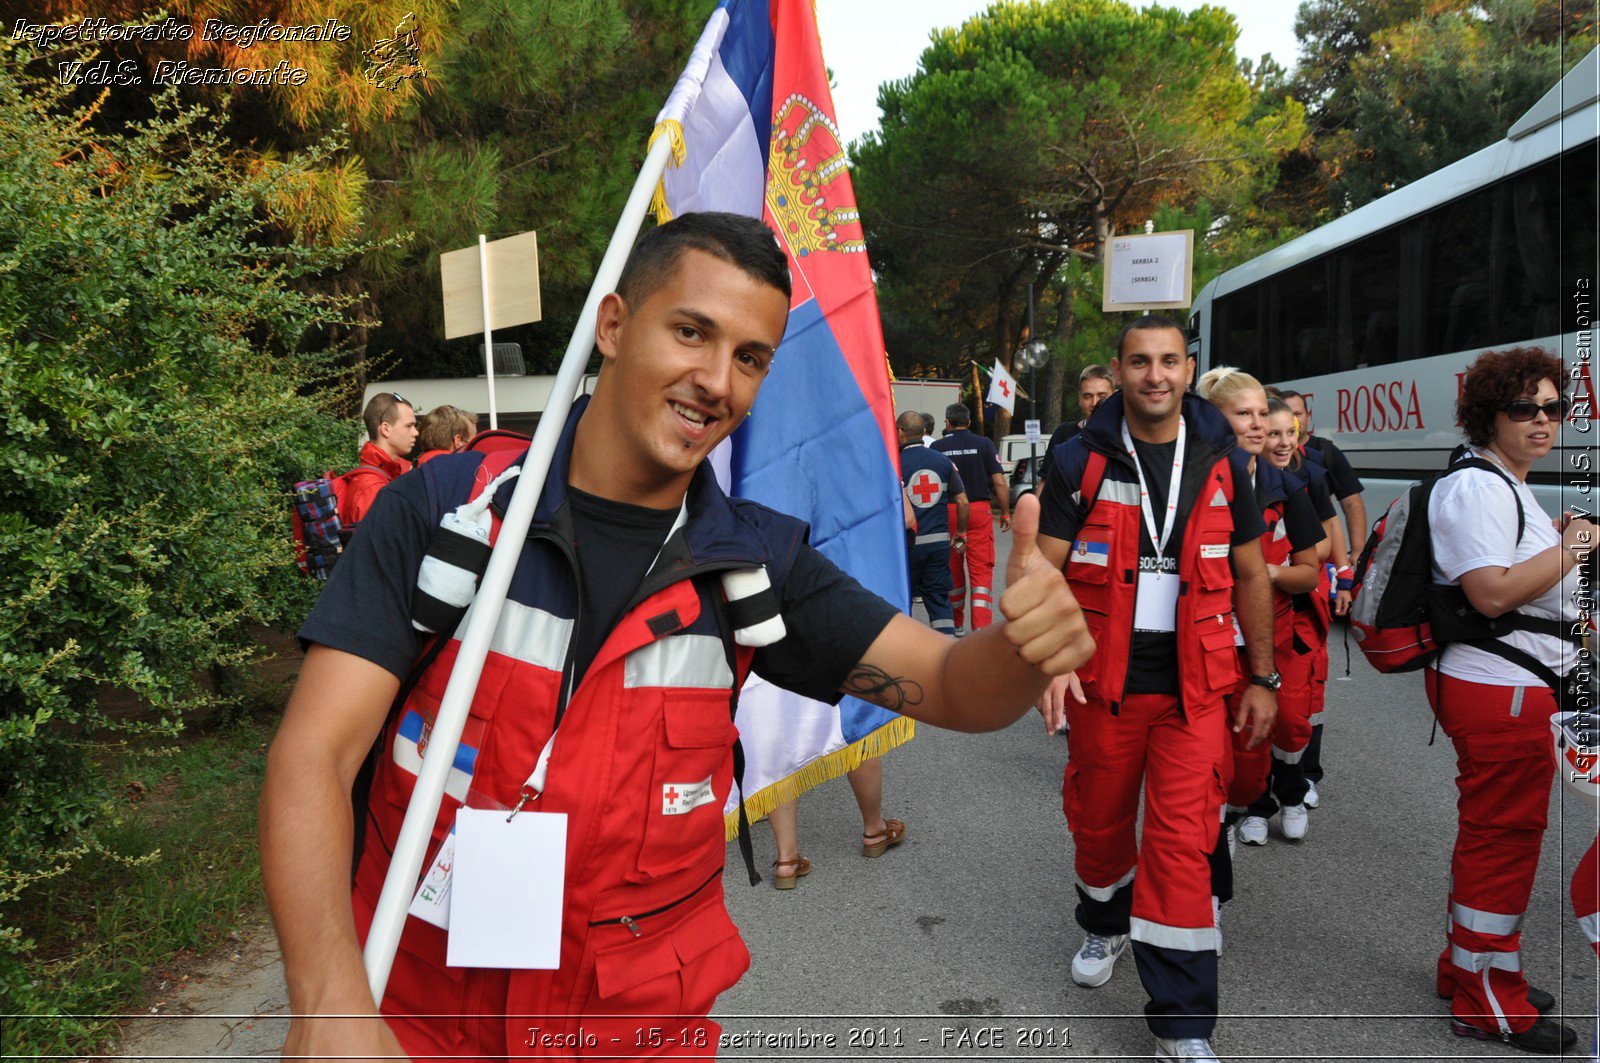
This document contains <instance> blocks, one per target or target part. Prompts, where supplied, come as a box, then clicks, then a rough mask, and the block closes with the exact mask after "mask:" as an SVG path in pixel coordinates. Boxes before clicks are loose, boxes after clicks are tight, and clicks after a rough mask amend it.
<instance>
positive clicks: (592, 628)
mask: <svg viewBox="0 0 1600 1063" xmlns="http://www.w3.org/2000/svg"><path fill="white" fill-rule="evenodd" d="M567 498H568V499H569V505H571V507H572V539H573V543H572V545H573V546H574V547H575V548H576V549H577V551H578V570H579V571H580V572H582V573H583V574H584V577H585V578H584V581H583V601H582V605H581V606H580V608H579V610H578V626H577V631H576V632H575V633H574V634H573V672H572V675H573V679H574V682H576V681H577V680H580V679H582V678H583V674H584V673H585V672H587V671H588V670H589V665H590V663H591V662H593V661H594V658H595V654H597V653H599V652H600V647H601V646H603V645H605V641H606V636H608V635H610V634H611V629H612V628H614V627H616V626H617V621H618V620H621V619H622V613H623V610H625V609H627V607H628V602H629V601H630V600H631V599H632V598H633V595H634V592H635V591H637V590H638V589H639V584H641V583H643V582H644V578H645V576H646V575H647V574H648V573H649V571H650V564H651V562H653V561H654V560H655V558H656V555H657V554H658V553H660V552H661V544H662V543H665V542H666V541H667V533H668V532H670V531H671V530H672V525H673V522H674V521H676V520H677V519H678V511H677V510H676V509H647V508H646V507H644V506H630V505H628V504H627V503H625V502H613V501H611V499H609V498H601V497H600V496H599V495H591V494H589V493H588V492H587V491H580V490H578V489H577V488H576V487H568V488H567Z"/></svg>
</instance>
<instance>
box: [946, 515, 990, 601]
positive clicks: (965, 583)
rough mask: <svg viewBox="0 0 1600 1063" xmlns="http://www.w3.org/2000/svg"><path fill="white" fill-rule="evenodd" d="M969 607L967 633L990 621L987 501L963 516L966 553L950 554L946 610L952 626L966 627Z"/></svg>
mask: <svg viewBox="0 0 1600 1063" xmlns="http://www.w3.org/2000/svg"><path fill="white" fill-rule="evenodd" d="M950 527H952V528H954V527H956V507H955V506H951V507H950ZM969 576H970V577H971V578H970V579H969V578H968V577H969ZM969 604H970V605H971V606H972V626H971V627H969V628H967V630H969V631H976V630H978V629H979V628H980V627H988V626H989V625H990V624H991V623H993V622H994V518H993V517H992V516H991V515H990V512H989V503H988V502H974V503H972V506H971V509H970V511H969V512H968V514H967V548H966V550H965V551H962V550H955V549H952V550H951V551H950V610H951V612H952V613H953V614H954V617H955V622H956V627H963V626H965V625H966V616H967V606H968V605H969Z"/></svg>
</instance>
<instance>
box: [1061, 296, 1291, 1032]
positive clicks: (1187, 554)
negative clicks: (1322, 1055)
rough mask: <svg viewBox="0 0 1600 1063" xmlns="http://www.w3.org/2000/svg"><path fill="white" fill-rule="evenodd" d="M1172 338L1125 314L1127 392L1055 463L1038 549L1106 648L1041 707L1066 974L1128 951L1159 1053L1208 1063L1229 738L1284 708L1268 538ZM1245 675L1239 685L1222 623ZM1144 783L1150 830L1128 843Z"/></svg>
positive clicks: (1218, 420) (1258, 736)
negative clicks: (1067, 848) (1059, 848)
mask: <svg viewBox="0 0 1600 1063" xmlns="http://www.w3.org/2000/svg"><path fill="white" fill-rule="evenodd" d="M1186 348H1187V344H1186V341H1185V337H1184V334H1183V330H1182V329H1181V328H1180V327H1179V326H1178V324H1177V323H1176V322H1174V321H1172V320H1171V319H1169V318H1165V317H1160V316H1157V315H1151V316H1147V317H1141V318H1138V319H1137V320H1135V321H1133V322H1132V323H1131V324H1129V325H1128V326H1127V327H1126V328H1125V329H1123V331H1122V335H1121V337H1119V339H1118V342H1117V357H1116V358H1115V359H1114V360H1113V362H1112V368H1113V369H1114V370H1115V371H1116V373H1117V377H1118V380H1119V382H1120V384H1121V386H1122V390H1121V392H1120V394H1117V395H1113V396H1111V397H1110V398H1108V399H1106V400H1105V402H1103V403H1102V404H1101V405H1100V407H1099V409H1097V410H1096V411H1095V413H1094V416H1092V417H1091V418H1090V419H1089V423H1088V424H1087V425H1086V426H1085V427H1084V430H1083V431H1082V432H1081V433H1080V434H1078V435H1077V436H1075V437H1073V438H1072V439H1071V440H1069V441H1068V442H1067V443H1065V444H1063V445H1062V446H1061V447H1060V448H1059V450H1060V452H1059V453H1056V454H1053V455H1052V461H1051V470H1050V474H1049V475H1050V479H1049V480H1048V481H1047V482H1046V484H1045V488H1044V505H1045V511H1044V514H1043V516H1042V517H1041V524H1040V537H1039V546H1040V552H1041V553H1043V555H1044V556H1045V557H1046V558H1047V559H1048V560H1049V561H1050V562H1051V563H1052V564H1054V565H1058V566H1061V567H1063V568H1064V569H1065V570H1066V574H1067V581H1068V583H1069V584H1070V585H1071V586H1072V588H1073V592H1074V594H1075V596H1076V597H1077V598H1078V600H1079V601H1080V602H1081V603H1082V607H1083V610H1084V615H1085V617H1086V618H1087V620H1088V624H1089V629H1090V631H1091V633H1092V634H1093V635H1094V637H1095V640H1096V646H1097V650H1096V653H1095V656H1094V658H1093V659H1092V660H1091V661H1090V662H1089V663H1088V665H1087V666H1085V667H1084V668H1081V669H1079V670H1078V672H1077V673H1076V675H1074V676H1070V677H1064V678H1063V679H1061V680H1058V681H1056V682H1054V683H1052V684H1051V689H1050V691H1049V692H1048V693H1047V694H1046V697H1045V699H1044V701H1043V702H1042V703H1041V709H1042V711H1043V712H1044V715H1045V722H1046V725H1047V726H1048V727H1049V729H1050V730H1051V731H1052V732H1054V731H1055V730H1056V729H1057V728H1058V727H1059V725H1060V722H1061V714H1062V712H1063V711H1064V712H1065V714H1066V718H1067V723H1068V724H1069V725H1070V727H1071V733H1070V737H1069V739H1068V741H1069V743H1070V744H1069V747H1068V748H1069V750H1070V757H1071V759H1070V761H1069V763H1068V764H1067V770H1066V778H1065V780H1064V782H1063V785H1062V804H1063V807H1064V809H1065V811H1066V816H1067V826H1068V828H1069V829H1070V830H1071V832H1072V839H1073V844H1074V847H1075V850H1076V854H1075V870H1076V872H1077V889H1078V899H1079V904H1078V910H1077V918H1078V923H1079V925H1081V926H1082V927H1083V929H1084V931H1085V938H1084V943H1083V946H1082V948H1081V949H1080V950H1079V951H1078V954H1077V956H1076V957H1075V958H1074V959H1073V961H1072V978H1073V981H1075V982H1077V983H1078V984H1079V985H1083V986H1098V985H1104V984H1105V983H1106V982H1107V981H1108V980H1109V979H1110V977H1111V973H1112V967H1113V965H1114V964H1115V963H1116V960H1117V958H1118V957H1119V956H1120V955H1121V954H1122V952H1123V951H1124V950H1125V949H1126V948H1127V947H1128V945H1129V943H1130V941H1131V942H1132V945H1133V951H1134V958H1135V960H1136V962H1137V964H1138V968H1139V977H1140V979H1141V980H1142V981H1143V982H1144V986H1145V990H1146V992H1147V993H1149V996H1150V1002H1149V1003H1148V1004H1147V1005H1146V1006H1145V1016H1146V1021H1147V1022H1148V1023H1149V1026H1150V1029H1151V1031H1152V1032H1153V1033H1154V1034H1155V1035H1156V1056H1157V1058H1158V1059H1194V1060H1215V1058H1216V1057H1215V1055H1214V1054H1213V1052H1212V1048H1211V1043H1210V1037H1211V1033H1212V1029H1213V1027H1214V1026H1215V1025H1216V1015H1217V950H1218V934H1217V929H1216V916H1215V913H1214V911H1213V908H1212V902H1211V892H1212V891H1211V868H1210V864H1209V862H1208V857H1209V855H1210V853H1211V851H1212V849H1213V848H1214V847H1215V846H1216V844H1217V840H1218V836H1219V834H1220V824H1221V817H1222V812H1223V804H1224V801H1225V793H1224V790H1225V780H1226V763H1227V755H1228V754H1227V743H1228V727H1229V726H1230V725H1231V726H1232V728H1233V730H1234V731H1235V732H1240V731H1243V730H1245V729H1248V731H1249V734H1250V739H1249V745H1250V746H1251V747H1254V746H1255V745H1257V744H1259V743H1260V742H1261V741H1262V739H1263V738H1264V737H1265V736H1266V735H1267V734H1268V732H1269V731H1270V729H1271V727H1272V721H1273V718H1274V716H1275V715H1276V711H1277V706H1276V697H1275V692H1276V691H1277V689H1278V686H1279V682H1280V681H1279V678H1278V675H1277V673H1276V672H1275V671H1273V657H1272V584H1271V580H1270V579H1269V577H1268V575H1267V569H1266V564H1265V562H1264V561H1263V559H1262V554H1261V543H1260V536H1261V535H1262V534H1264V532H1265V530H1266V529H1265V527H1264V526H1263V525H1262V522H1261V511H1260V509H1259V508H1257V506H1256V504H1255V493H1254V489H1253V486H1252V484H1251V481H1250V476H1249V473H1248V471H1247V464H1248V455H1245V454H1243V452H1241V451H1239V450H1238V449H1237V447H1236V446H1235V440H1234V434H1233V429H1232V427H1231V426H1230V425H1229V423H1228V420H1227V419H1226V418H1225V417H1224V416H1223V415H1222V414H1221V413H1220V412H1219V411H1218V410H1217V409H1216V408H1215V407H1214V406H1212V405H1211V404H1210V403H1209V402H1205V401H1203V400H1201V399H1198V398H1196V397H1194V396H1190V395H1186V394H1185V392H1186V390H1187V388H1188V387H1189V384H1190V383H1191V381H1192V380H1193V379H1194V363H1193V362H1192V361H1191V360H1190V359H1189V357H1188V353H1187V350H1186ZM1235 615H1237V617H1238V622H1239V626H1240V628H1241V629H1242V630H1243V633H1244V640H1245V649H1246V654H1247V656H1248V659H1249V664H1250V667H1251V669H1252V671H1253V675H1252V676H1251V685H1249V686H1248V687H1247V688H1246V690H1245V692H1244V693H1243V694H1242V695H1241V696H1240V699H1239V704H1238V708H1237V710H1236V713H1235V715H1234V718H1233V719H1232V720H1231V721H1230V720H1229V719H1227V715H1226V712H1225V709H1224V705H1223V699H1224V698H1225V697H1226V696H1227V695H1228V694H1229V692H1230V691H1231V690H1232V689H1233V688H1234V686H1235V684H1236V682H1237V680H1238V663H1239V657H1238V652H1237V651H1236V650H1235V648H1234V624H1233V618H1234V616H1235ZM1141 783H1142V784H1143V786H1144V793H1145V810H1144V837H1143V839H1142V842H1141V840H1140V839H1139V838H1138V837H1137V836H1136V833H1135V820H1136V817H1137V815H1138V811H1139V788H1140V785H1141Z"/></svg>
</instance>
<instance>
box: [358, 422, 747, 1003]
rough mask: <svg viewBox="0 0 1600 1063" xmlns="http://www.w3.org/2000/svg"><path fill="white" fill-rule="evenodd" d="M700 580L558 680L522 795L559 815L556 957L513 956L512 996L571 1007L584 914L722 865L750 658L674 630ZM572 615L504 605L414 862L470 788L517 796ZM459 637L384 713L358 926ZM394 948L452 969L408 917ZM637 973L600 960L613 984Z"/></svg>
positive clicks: (529, 554)
mask: <svg viewBox="0 0 1600 1063" xmlns="http://www.w3.org/2000/svg"><path fill="white" fill-rule="evenodd" d="M520 456H521V455H520V452H517V451H510V450H507V451H501V452H499V453H490V454H488V455H487V456H486V457H485V458H484V461H483V463H482V465H481V466H480V467H479V469H478V471H477V474H476V479H475V484H474V489H473V492H472V497H474V498H475V497H478V496H479V495H480V494H481V493H482V491H483V490H484V488H485V486H486V485H487V484H488V483H489V481H490V480H491V479H492V478H493V477H494V476H495V475H497V474H498V473H499V472H501V471H503V470H504V469H505V468H506V467H507V466H509V465H511V464H513V463H514V462H515V461H516V460H517V459H518V458H519V457H520ZM448 508H453V507H448ZM494 531H495V533H498V531H499V519H498V516H496V518H495V524H494ZM530 545H532V544H531V542H530ZM551 556H552V552H551V551H549V550H543V551H537V550H529V549H527V548H525V552H524V554H523V557H522V559H521V560H520V561H519V568H520V566H523V565H528V564H530V563H531V562H532V561H533V560H534V559H537V558H549V557H551ZM559 564H560V562H559V561H558V562H557V563H556V567H558V566H559ZM543 571H544V569H543V568H541V569H540V572H541V573H542V572H543ZM567 578H570V577H567ZM702 584H704V586H700V585H697V584H696V583H695V582H694V580H693V579H692V578H691V579H685V580H682V581H680V582H676V583H673V584H671V585H670V586H667V587H665V588H664V589H662V590H660V591H657V592H656V593H653V594H651V595H650V596H649V597H647V598H646V599H644V600H643V601H641V602H640V603H639V604H638V605H636V606H634V607H633V608H632V609H630V610H629V611H628V612H627V613H626V614H625V615H624V616H623V618H622V620H621V621H620V622H619V623H618V624H617V626H616V628H615V629H614V630H613V631H612V633H611V635H610V637H609V638H608V639H607V640H606V642H605V644H604V645H603V646H602V648H601V649H600V652H599V654H598V655H597V656H596V657H595V659H594V661H593V663H592V664H591V665H590V666H589V669H588V671H587V672H586V673H585V674H584V676H583V678H582V679H581V681H580V682H579V683H578V684H577V686H576V688H575V689H574V691H573V692H572V695H571V697H570V699H569V701H568V704H567V708H566V710H565V712H564V714H563V715H562V718H561V721H560V729H559V734H558V736H557V739H556V742H555V745H554V747H553V749H552V752H551V758H550V765H549V772H548V777H547V785H546V789H545V792H544V794H543V795H542V797H540V798H539V799H538V800H535V801H532V802H530V803H529V804H528V805H527V806H526V808H527V809H528V810H529V811H540V812H564V813H566V815H567V817H568V818H567V855H566V903H565V908H564V912H563V920H562V950H561V951H562V964H561V969H560V970H559V971H555V972H551V971H511V972H510V988H509V1000H508V1003H510V1004H514V1005H515V1007H512V1008H511V1009H510V1010H512V1011H529V1012H546V1013H551V1014H560V1013H565V1012H569V1011H572V1010H574V1008H573V1003H572V994H573V993H575V992H578V991H579V989H578V988H575V981H576V979H577V978H578V971H577V968H578V967H579V964H578V963H577V962H576V957H578V956H579V955H581V954H582V952H583V948H584V944H585V942H586V940H587V938H588V934H589V931H590V929H591V926H592V924H595V923H601V922H615V921H618V920H620V919H621V918H622V917H625V916H626V917H635V916H643V915H647V914H651V913H654V912H656V911H658V910H660V909H662V908H664V907H669V906H671V905H674V904H675V903H677V902H680V901H683V900H686V899H688V898H690V897H693V896H697V895H699V892H700V890H701V889H702V888H704V887H706V886H707V884H708V883H709V882H710V880H711V879H713V878H715V877H717V876H718V875H719V874H720V872H721V869H722V866H723V863H724V859H725V853H726V841H725V838H724V827H723V815H722V811H723V807H724V805H725V804H726V802H727V798H728V793H729V790H730V788H731V786H732V783H733V755H732V749H733V742H734V739H735V737H736V734H737V732H736V731H735V728H734V725H733V721H732V719H731V711H730V710H731V700H730V699H731V696H732V692H733V691H734V690H736V689H738V687H739V686H740V685H741V684H742V683H743V680H744V678H745V676H746V675H747V674H748V672H749V670H750V666H751V661H752V658H753V656H754V650H752V649H749V648H747V647H743V646H739V647H736V648H735V651H734V659H733V661H732V667H731V668H730V661H729V654H728V648H727V647H728V643H726V642H724V640H723V639H722V638H719V637H716V636H712V635H706V634H687V633H685V631H686V629H688V628H690V627H693V626H695V625H696V621H697V620H699V619H700V617H701V616H702V612H703V611H705V610H708V609H711V608H713V605H712V603H711V601H710V600H709V597H708V596H709V595H711V594H720V588H719V587H717V586H716V581H715V580H709V581H702ZM705 626H706V625H704V624H701V625H699V627H700V629H702V630H703V629H704V628H705ZM574 627H575V625H574V622H573V621H572V620H571V619H565V618H561V617H558V616H554V615H552V614H550V613H549V612H545V611H542V610H538V609H534V608H531V607H528V606H523V605H519V604H518V603H516V602H514V601H508V602H507V603H506V605H505V607H504V612H503V613H502V616H501V619H500V623H499V625H498V627H497V629H496V632H495V635H494V639H493V642H492V644H491V648H490V652H489V655H488V658H487V660H486V661H485V663H484V668H483V674H482V678H481V679H480V681H479V683H478V689H477V692H476V694H475V696H474V699H473V703H472V707H471V710H470V718H469V720H468V722H467V724H466V727H465V730H464V732H463V735H462V741H461V750H460V751H458V753H457V756H456V761H455V768H454V770H453V771H452V772H451V776H450V783H449V786H448V788H447V792H446V795H445V798H444V801H443V804H442V806H441V808H440V812H439V816H438V819H437V820H436V821H435V823H434V828H433V837H432V842H431V844H430V846H429V850H428V855H427V861H428V862H431V861H432V859H433V854H434V852H435V851H436V850H437V848H438V845H439V843H440V841H442V839H443V838H444V836H445V835H446V834H447V833H448V832H449V830H450V827H451V824H452V823H453V822H454V817H455V812H456V810H457V809H458V808H459V807H460V806H461V804H462V802H463V801H464V800H465V799H466V798H467V795H468V793H469V791H470V793H471V794H472V795H473V797H472V802H471V803H472V804H473V805H474V806H475V807H486V806H485V805H484V804H483V802H484V801H487V802H491V803H492V804H491V805H489V806H487V807H493V805H499V806H503V807H507V808H509V807H510V806H512V805H514V804H516V802H517V799H518V794H519V792H520V790H521V788H522V786H523V784H524V782H525V780H526V779H527V777H528V775H529V773H530V772H531V771H532V770H533V768H534V765H535V763H536V762H537V760H538V756H539V753H540V750H541V749H543V748H544V745H545V742H546V740H547V739H548V738H549V736H550V733H551V728H552V726H553V725H554V723H555V709H556V705H557V703H558V700H559V692H560V686H561V683H562V681H563V676H564V674H565V667H566V655H567V653H568V646H569V642H570V640H571V637H572V635H573V631H574ZM459 649H460V643H459V641H458V640H457V639H456V638H455V637H453V636H452V637H451V638H450V640H449V643H448V644H447V645H446V647H445V648H444V649H443V650H442V651H441V652H440V654H439V656H438V658H437V660H436V661H434V663H433V664H432V665H431V666H429V667H428V669H427V670H426V671H425V672H424V673H423V675H422V677H421V679H420V680H419V682H418V683H417V685H416V687H415V689H414V690H413V692H412V693H411V695H410V696H409V697H408V698H407V700H406V702H405V704H404V705H403V706H401V708H400V709H399V710H398V711H396V712H395V713H393V714H392V715H391V717H390V718H389V720H388V721H387V722H386V724H385V726H384V730H383V735H382V738H383V741H382V746H381V750H380V756H379V759H378V765H377V769H376V772H375V775H374V781H373V785H372V790H371V799H370V812H369V815H368V822H367V824H366V830H367V836H366V844H365V848H364V851H363V854H362V859H361V862H360V864H359V865H358V867H357V869H356V874H355V884H354V906H355V912H356V921H357V927H358V930H359V931H360V933H361V935H362V937H363V938H364V937H365V934H366V929H367V927H368V926H369V925H370V922H371V918H372V912H373V909H374V907H375V906H376V904H377V900H378V895H379V893H380V892H381V890H382V886H383V879H384V875H385V873H386V872H387V870H388V865H389V856H390V853H391V851H392V849H393V844H394V839H395V838H397V837H398V835H399V832H400V826H401V822H402V820H403V819H404V816H405V809H406V806H407V804H408V803H409V801H410V799H411V791H412V788H413V787H414V785H415V784H416V779H417V771H418V770H419V769H420V767H421V757H422V753H423V751H424V750H425V749H426V745H427V739H428V735H429V732H430V731H431V728H432V724H433V720H434V717H435V714H436V713H437V711H438V709H439V704H440V701H441V700H442V698H443V696H444V692H445V685H446V683H447V682H448V680H449V677H450V672H451V669H452V667H453V665H454V663H455V660H456V655H457V653H458V651H459ZM426 866H427V864H426V863H425V865H424V867H425V868H426ZM719 907H720V906H719ZM716 925H717V927H718V931H719V932H720V933H722V934H723V935H724V936H726V935H729V934H732V933H734V930H733V924H732V923H730V922H728V921H727V919H726V917H722V918H721V920H720V922H719V923H717V924H716ZM719 940H720V939H719ZM713 944H716V941H706V942H705V943H704V945H705V947H707V948H709V947H710V946H711V945H713ZM666 947H668V948H670V947H671V944H670V943H669V944H668V945H667V946H666ZM400 950H401V953H402V956H401V959H402V960H407V962H409V963H410V964H411V965H412V967H413V969H426V968H430V967H431V968H432V969H433V971H434V974H433V975H431V977H435V978H439V979H443V980H444V981H442V982H440V985H441V986H444V985H446V984H449V982H450V981H451V980H453V979H459V977H461V974H460V972H456V971H454V970H453V969H452V970H450V971H446V970H445V967H444V962H443V961H444V955H445V931H443V930H440V929H437V928H435V927H433V926H432V925H429V924H427V923H424V922H422V921H421V920H419V919H415V918H408V919H407V921H406V926H405V930H404V933H403V935H402V938H401V943H400ZM408 954H409V960H408V959H407V957H408ZM605 959H606V958H605V957H601V960H600V961H599V962H601V963H604V962H605ZM648 974H649V972H629V971H605V970H600V971H597V976H598V977H600V978H601V979H602V981H610V982H611V983H612V984H613V985H615V984H618V983H620V982H622V981H624V980H626V979H629V978H634V977H640V976H645V975H648ZM395 977H400V974H399V965H398V964H397V973H396V976H395ZM498 1006H499V1004H498V1002H496V1004H495V1007H498Z"/></svg>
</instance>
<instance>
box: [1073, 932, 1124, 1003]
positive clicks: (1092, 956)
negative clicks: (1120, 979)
mask: <svg viewBox="0 0 1600 1063" xmlns="http://www.w3.org/2000/svg"><path fill="white" fill-rule="evenodd" d="M1127 950H1128V935H1127V934H1112V935H1111V936H1110V937H1101V936H1100V935H1099V934H1085V935H1084V936H1083V947H1082V948H1080V949H1079V950H1078V954H1077V955H1076V956H1074V957H1072V980H1073V981H1074V982H1077V983H1078V984H1079V985H1081V986H1086V987H1088V988H1091V989H1092V988H1093V987H1095V986H1097V985H1105V984H1106V983H1107V982H1109V981H1111V969H1112V968H1113V967H1115V966H1116V964H1117V957H1118V956H1121V955H1122V954H1123V953H1124V952H1126V951H1127Z"/></svg>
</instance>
